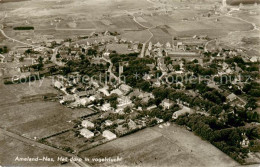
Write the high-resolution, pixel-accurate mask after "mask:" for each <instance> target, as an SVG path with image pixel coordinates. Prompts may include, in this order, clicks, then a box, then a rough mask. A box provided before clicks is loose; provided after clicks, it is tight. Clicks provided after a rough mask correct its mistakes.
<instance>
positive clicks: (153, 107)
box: [147, 104, 157, 111]
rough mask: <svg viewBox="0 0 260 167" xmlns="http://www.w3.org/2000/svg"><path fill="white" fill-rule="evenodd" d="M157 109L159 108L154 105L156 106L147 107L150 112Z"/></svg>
mask: <svg viewBox="0 0 260 167" xmlns="http://www.w3.org/2000/svg"><path fill="white" fill-rule="evenodd" d="M155 108H157V106H156V105H155V104H154V105H152V106H150V107H147V110H148V111H150V110H152V109H155Z"/></svg>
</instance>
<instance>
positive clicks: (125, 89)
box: [119, 84, 132, 93]
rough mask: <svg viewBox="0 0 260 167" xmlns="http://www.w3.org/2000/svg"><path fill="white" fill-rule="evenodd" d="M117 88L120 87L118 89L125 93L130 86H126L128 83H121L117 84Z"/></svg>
mask: <svg viewBox="0 0 260 167" xmlns="http://www.w3.org/2000/svg"><path fill="white" fill-rule="evenodd" d="M119 88H120V90H122V91H123V92H125V93H127V92H129V91H130V90H131V89H132V88H131V86H128V85H126V84H121V85H120V86H119Z"/></svg>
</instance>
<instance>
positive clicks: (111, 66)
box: [102, 57, 119, 81]
mask: <svg viewBox="0 0 260 167" xmlns="http://www.w3.org/2000/svg"><path fill="white" fill-rule="evenodd" d="M102 59H103V60H105V61H106V62H108V63H110V66H109V68H108V72H109V73H110V75H111V76H112V77H113V78H115V79H116V80H117V81H119V80H118V79H119V78H118V77H117V76H116V75H115V74H114V73H113V71H112V68H113V63H112V62H111V61H110V60H107V59H106V58H104V57H103V58H102Z"/></svg>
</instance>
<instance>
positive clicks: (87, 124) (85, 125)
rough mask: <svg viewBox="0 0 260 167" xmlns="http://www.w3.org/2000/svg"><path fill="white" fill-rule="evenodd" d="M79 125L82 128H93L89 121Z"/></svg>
mask: <svg viewBox="0 0 260 167" xmlns="http://www.w3.org/2000/svg"><path fill="white" fill-rule="evenodd" d="M81 125H82V126H83V127H84V128H88V127H90V128H94V126H95V125H94V124H93V123H92V122H90V121H88V120H84V121H82V123H81Z"/></svg>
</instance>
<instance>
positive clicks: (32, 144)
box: [0, 128, 89, 167]
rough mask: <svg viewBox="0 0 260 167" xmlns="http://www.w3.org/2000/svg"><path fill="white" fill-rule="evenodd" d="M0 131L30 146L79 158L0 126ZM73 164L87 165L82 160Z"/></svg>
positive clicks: (83, 166) (81, 166)
mask: <svg viewBox="0 0 260 167" xmlns="http://www.w3.org/2000/svg"><path fill="white" fill-rule="evenodd" d="M0 133H1V134H3V135H6V136H9V137H11V138H14V139H16V140H19V141H21V142H23V143H26V144H29V145H31V146H34V147H38V148H41V149H44V150H48V151H51V152H54V153H56V154H60V155H63V156H66V157H74V158H77V159H78V158H79V157H77V156H75V155H74V154H72V153H68V152H66V151H63V150H59V149H57V148H53V147H50V146H48V145H45V144H41V143H38V142H36V141H34V140H31V139H28V138H26V137H23V136H20V135H17V134H15V133H12V132H9V131H7V130H4V129H2V128H0ZM74 165H75V166H80V167H89V165H87V164H85V163H84V162H78V161H77V162H75V163H74Z"/></svg>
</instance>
